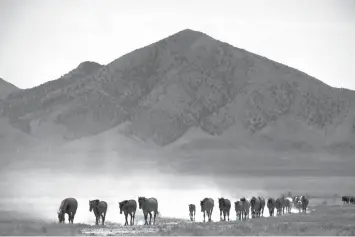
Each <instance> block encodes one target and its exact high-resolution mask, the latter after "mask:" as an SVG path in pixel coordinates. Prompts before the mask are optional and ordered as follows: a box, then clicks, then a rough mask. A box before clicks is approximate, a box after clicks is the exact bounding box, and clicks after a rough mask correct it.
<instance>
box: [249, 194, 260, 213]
mask: <svg viewBox="0 0 355 237" xmlns="http://www.w3.org/2000/svg"><path fill="white" fill-rule="evenodd" d="M250 206H251V217H252V218H255V217H259V216H260V200H259V198H256V197H252V198H251V199H250Z"/></svg>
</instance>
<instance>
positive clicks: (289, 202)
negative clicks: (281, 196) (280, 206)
mask: <svg viewBox="0 0 355 237" xmlns="http://www.w3.org/2000/svg"><path fill="white" fill-rule="evenodd" d="M292 203H293V201H292V198H290V197H286V198H285V206H286V212H287V213H289V214H290V213H291V210H292Z"/></svg>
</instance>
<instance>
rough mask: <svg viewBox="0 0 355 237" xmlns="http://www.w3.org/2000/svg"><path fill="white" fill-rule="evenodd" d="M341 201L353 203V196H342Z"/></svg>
mask: <svg viewBox="0 0 355 237" xmlns="http://www.w3.org/2000/svg"><path fill="white" fill-rule="evenodd" d="M341 201H342V202H343V203H351V204H355V197H354V196H342V197H341Z"/></svg>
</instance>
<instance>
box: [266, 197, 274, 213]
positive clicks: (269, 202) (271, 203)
mask: <svg viewBox="0 0 355 237" xmlns="http://www.w3.org/2000/svg"><path fill="white" fill-rule="evenodd" d="M275 202H276V201H275V199H273V198H269V199H268V200H267V208H268V209H269V215H270V216H274V210H275V206H276V203H275Z"/></svg>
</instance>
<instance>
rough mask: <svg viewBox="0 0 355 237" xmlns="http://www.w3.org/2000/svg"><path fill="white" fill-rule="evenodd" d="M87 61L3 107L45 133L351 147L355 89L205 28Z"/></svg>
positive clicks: (224, 144) (354, 145)
mask: <svg viewBox="0 0 355 237" xmlns="http://www.w3.org/2000/svg"><path fill="white" fill-rule="evenodd" d="M85 64H86V63H85ZM93 65H96V66H93ZM92 66H93V67H90V66H88V68H95V69H93V70H88V71H85V72H84V73H78V74H76V73H74V72H75V71H76V70H79V71H80V72H81V71H82V69H80V66H79V67H78V68H77V69H75V70H73V71H72V72H71V73H69V74H67V75H66V76H64V78H60V79H58V80H55V81H51V82H48V83H45V84H42V85H40V86H38V87H36V88H32V89H29V90H23V91H19V92H17V93H13V94H11V95H10V96H9V97H8V98H6V100H4V101H2V103H1V105H0V106H1V107H0V108H1V111H2V113H1V114H2V116H3V117H6V118H8V119H9V121H10V123H11V124H12V125H13V126H14V127H16V128H18V129H20V130H22V131H23V132H25V133H27V134H30V135H32V136H35V137H37V138H42V139H45V140H49V139H55V140H56V141H72V140H76V139H83V138H86V139H89V140H90V139H93V140H92V141H96V139H97V138H95V135H96V136H99V134H101V133H103V132H106V131H107V132H108V133H106V134H110V135H109V137H110V138H108V137H107V136H106V138H105V139H112V141H120V139H121V138H122V137H125V138H124V139H126V138H129V139H130V141H133V140H134V141H139V143H143V144H152V146H158V147H164V148H169V149H173V150H174V149H179V150H184V151H189V152H192V151H196V150H197V151H202V150H203V151H206V150H211V149H215V150H218V149H230V150H235V149H249V150H250V149H251V150H255V149H261V150H264V149H266V150H274V151H288V150H293V151H300V152H308V151H314V150H317V149H330V148H331V149H332V150H335V148H340V149H339V150H344V149H345V148H346V149H355V92H354V91H351V90H347V89H339V88H333V87H330V86H328V85H326V84H325V83H323V82H321V81H320V80H318V79H316V78H314V77H311V76H309V75H307V74H305V73H303V72H301V71H299V70H296V69H293V68H290V67H288V66H286V65H283V64H280V63H277V62H274V61H272V60H269V59H267V58H265V57H262V56H259V55H256V54H253V53H251V52H248V51H246V50H244V49H240V48H237V47H234V46H232V45H229V44H227V43H224V42H221V41H219V40H216V39H213V38H212V37H210V36H208V35H206V34H204V33H201V32H196V31H193V30H189V29H187V30H183V31H180V32H178V33H176V34H174V35H171V36H169V37H167V38H164V39H162V40H160V41H158V42H156V43H153V44H151V45H148V46H146V47H143V48H140V49H137V50H135V51H133V52H131V53H128V54H126V55H124V56H122V57H120V58H118V59H116V60H114V61H112V62H111V63H109V64H108V65H105V66H101V65H98V64H92ZM85 68H87V67H86V66H85ZM73 75H77V76H73ZM112 129H114V130H115V131H116V132H111V133H110V132H109V130H112ZM117 131H119V132H117ZM118 137H121V138H118ZM89 143H90V144H91V142H89ZM92 144H95V143H92ZM112 146H120V144H119V142H117V143H114V142H113V143H112Z"/></svg>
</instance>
